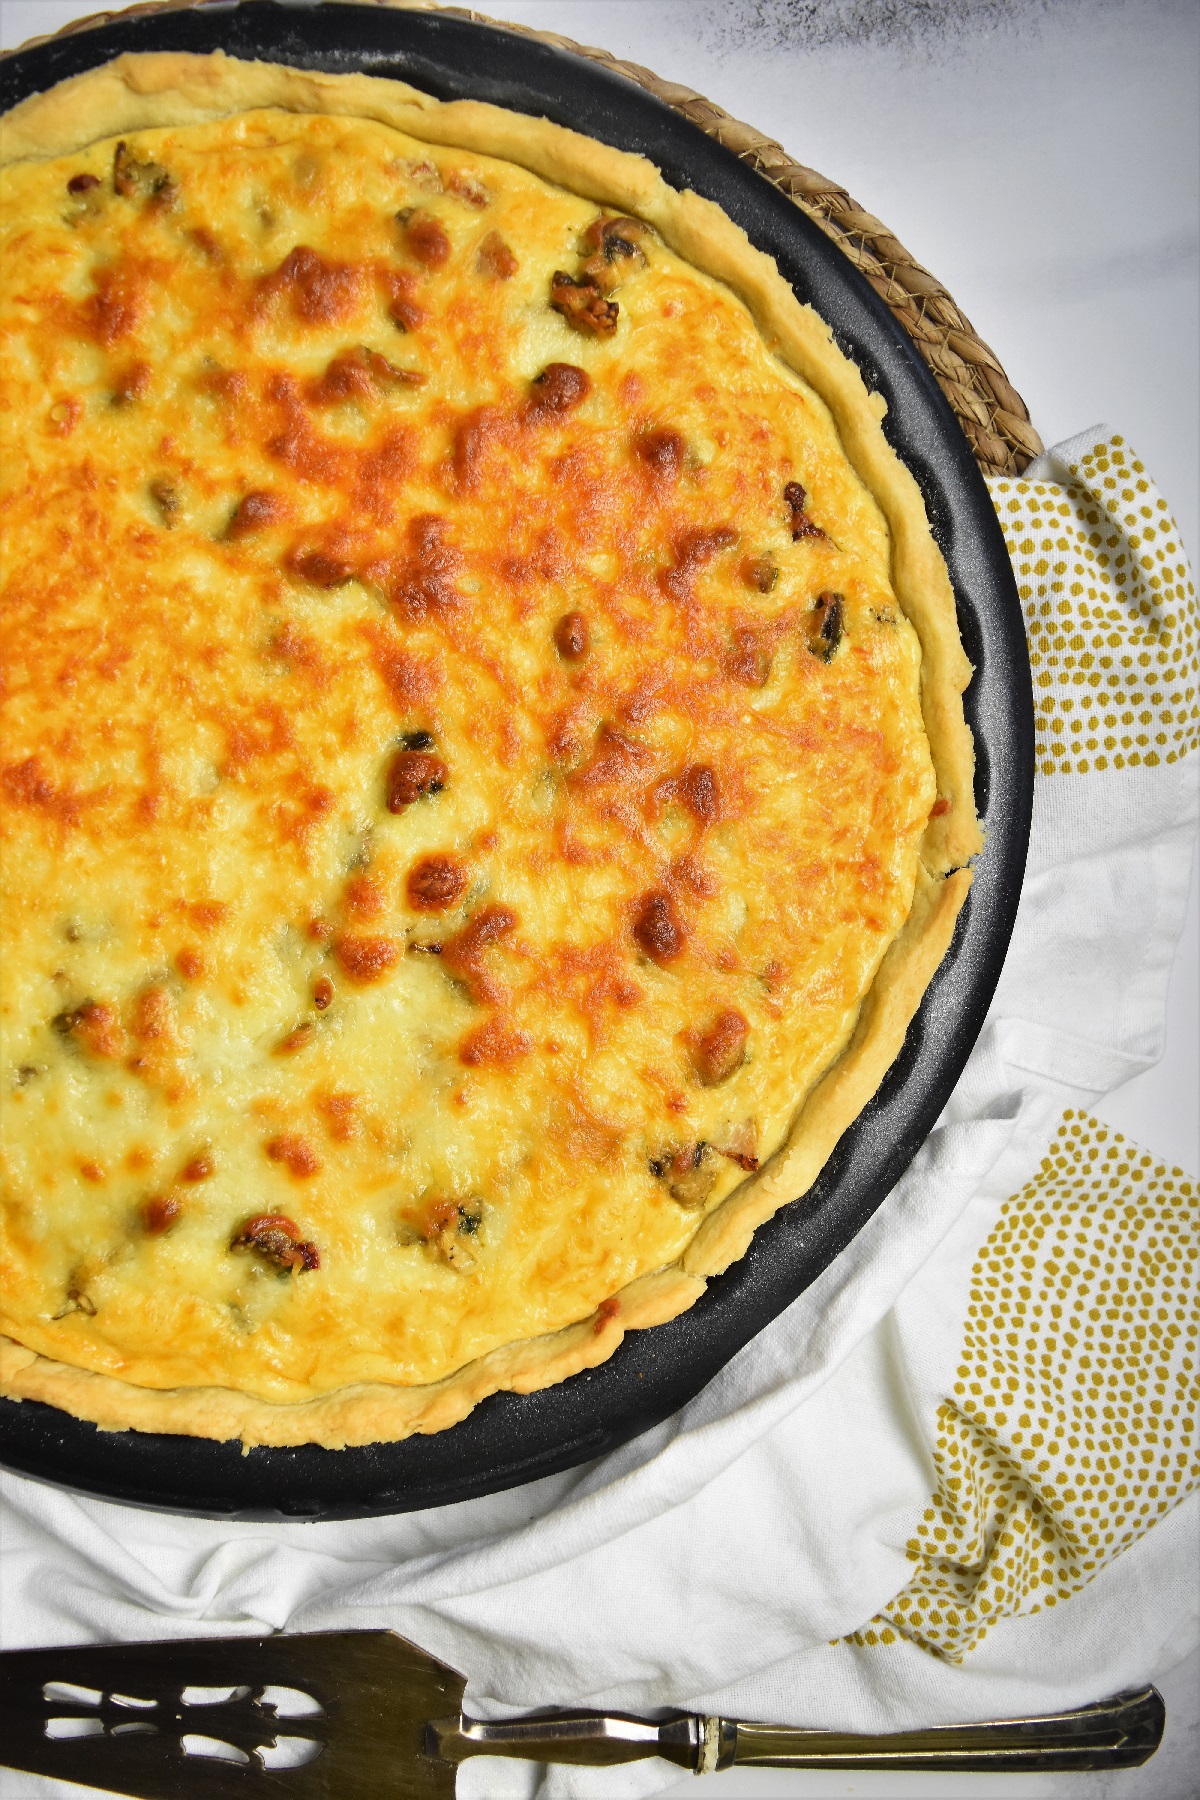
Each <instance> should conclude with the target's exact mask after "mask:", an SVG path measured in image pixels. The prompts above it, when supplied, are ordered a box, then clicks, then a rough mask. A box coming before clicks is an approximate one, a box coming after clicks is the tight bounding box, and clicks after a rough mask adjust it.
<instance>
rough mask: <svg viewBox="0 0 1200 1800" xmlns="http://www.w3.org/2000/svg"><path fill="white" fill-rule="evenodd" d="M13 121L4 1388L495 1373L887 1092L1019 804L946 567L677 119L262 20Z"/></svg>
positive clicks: (237, 1424) (6, 333)
mask: <svg viewBox="0 0 1200 1800" xmlns="http://www.w3.org/2000/svg"><path fill="white" fill-rule="evenodd" d="M3 161H4V168H3V174H2V185H0V420H2V424H0V431H2V440H0V504H2V509H3V512H2V518H3V559H2V566H0V585H2V591H3V659H4V663H3V690H2V694H3V739H2V751H0V805H2V839H0V843H2V859H3V864H2V873H3V881H4V902H3V912H2V931H3V961H2V981H3V994H2V1007H3V1012H2V1023H3V1073H2V1078H0V1079H2V1090H0V1091H2V1100H0V1104H2V1109H3V1110H2V1119H0V1126H2V1130H0V1137H2V1158H3V1162H2V1167H3V1213H2V1219H3V1241H2V1247H0V1330H2V1331H3V1333H4V1338H3V1357H2V1362H0V1378H2V1386H3V1391H4V1392H5V1393H6V1394H8V1395H10V1396H15V1397H17V1398H36V1399H39V1400H44V1401H49V1402H51V1403H52V1404H54V1405H56V1406H59V1407H63V1408H65V1409H67V1410H68V1411H70V1412H72V1413H74V1414H76V1415H78V1416H80V1417H83V1418H87V1419H91V1420H94V1421H96V1422H97V1423H99V1424H100V1425H102V1426H106V1427H111V1428H128V1427H134V1428H141V1429H145V1430H154V1431H169V1432H183V1433H193V1434H197V1435H201V1436H210V1437H218V1438H228V1437H237V1436H240V1437H241V1438H242V1440H243V1441H244V1442H245V1443H246V1444H247V1445H252V1444H293V1443H304V1442H314V1443H320V1444H325V1445H329V1446H341V1445H346V1444H350V1443H364V1442H370V1441H374V1440H381V1439H394V1438H399V1437H403V1436H405V1435H407V1434H408V1433H411V1432H414V1431H425V1432H428V1431H436V1430H440V1429H442V1428H444V1427H446V1426H449V1425H452V1424H453V1423H454V1422H455V1421H457V1420H458V1419H461V1418H462V1417H463V1416H464V1415H465V1414H466V1413H467V1412H468V1411H469V1410H470V1409H471V1407H472V1406H474V1405H475V1404H476V1403H477V1402H478V1401H479V1400H480V1399H481V1398H483V1397H484V1396H486V1395H487V1394H489V1393H491V1392H493V1391H495V1390H497V1389H501V1388H508V1389H516V1390H519V1391H527V1390H531V1389H534V1388H537V1387H540V1386H545V1385H548V1384H550V1383H553V1382H556V1381H559V1380H562V1379H564V1378H565V1377H567V1376H569V1375H571V1374H573V1373H575V1372H576V1371H578V1370H579V1369H581V1368H583V1367H586V1366H588V1365H592V1364H595V1363H597V1362H599V1361H601V1360H603V1359H604V1358H605V1357H607V1356H609V1355H610V1354H611V1353H612V1351H613V1349H614V1348H615V1347H616V1345H617V1344H618V1343H619V1342H620V1341H621V1338H622V1336H623V1334H624V1332H625V1331H627V1330H630V1329H636V1328H643V1327H646V1326H651V1325H654V1324H656V1323H659V1322H661V1321H663V1320H665V1319H668V1318H670V1317H672V1316H673V1315H674V1314H676V1313H678V1312H679V1311H680V1310H682V1309H683V1308H685V1307H687V1306H688V1305H690V1304H691V1303H692V1302H693V1301H694V1300H695V1299H696V1298H697V1296H698V1295H699V1294H700V1293H701V1292H702V1291H703V1289H704V1285H705V1283H706V1281H707V1280H709V1279H711V1278H712V1277H714V1276H717V1275H719V1274H720V1272H721V1271H722V1270H723V1269H724V1268H725V1267H727V1265H728V1264H729V1263H730V1262H731V1261H732V1260H733V1259H735V1258H737V1257H739V1256H740V1255H742V1254H743V1252H744V1251H745V1250H746V1248H747V1246H748V1244H749V1242H750V1239H751V1236H752V1234H753V1232H754V1229H755V1227H756V1226H757V1225H758V1224H759V1223H761V1222H762V1221H763V1220H764V1219H765V1218H766V1217H768V1216H769V1215H770V1214H771V1213H772V1212H773V1211H774V1210H775V1209H776V1208H777V1207H778V1206H780V1205H781V1204H783V1203H785V1202H787V1201H793V1200H795V1199H796V1198H797V1196H799V1195H802V1194H803V1193H804V1191H805V1190H806V1189H807V1188H808V1187H809V1186H810V1185H811V1183H812V1181H813V1180H814V1178H815V1176H816V1175H817V1173H818V1172H819V1170H820V1169H821V1167H822V1165H823V1163H824V1162H825V1161H826V1159H827V1157H828V1155H829V1153H830V1151H831V1150H832V1148H833V1146H834V1144H835V1143H836V1141H837V1139H838V1137H839V1135H840V1134H841V1133H842V1132H843V1131H844V1129H845V1128H846V1126H847V1125H848V1124H849V1123H850V1122H851V1121H852V1120H853V1119H854V1118H855V1116H856V1115H857V1114H858V1113H859V1112H860V1111H861V1109H862V1107H863V1106H864V1105H865V1103H866V1102H867V1100H868V1099H869V1098H870V1097H871V1095H872V1094H873V1093H874V1092H875V1090H876V1088H877V1087H878V1085H879V1082H880V1081H881V1079H882V1077H883V1075H884V1074H885V1072H886V1070H887V1068H888V1067H889V1065H890V1063H891V1062H892V1061H893V1059H894V1057H895V1055H896V1053H897V1052H898V1050H899V1048H900V1045H901V1043H902V1041H903V1037H904V1033H905V1029H906V1027H907V1025H908V1022H909V1021H910V1019H911V1017H912V1015H913V1013H914V1011H915V1009H916V1007H917V1005H918V1004H919V1002H920V998H921V995H922V994H923V992H924V990H925V987H926V985H927V983H928V981H929V979H930V977H931V975H932V973H933V971H934V970H935V969H936V967H937V964H938V962H939V960H940V959H941V957H942V956H943V954H944V952H945V950H946V947H947V945H948V943H949V940H950V935H951V932H952V930H953V925H954V920H955V917H956V914H957V912H958V910H959V908H960V906H961V904H962V901H963V899H964V897H965V894H966V892H967V888H968V885H969V881H970V874H969V868H968V864H969V861H970V858H971V857H972V856H973V855H974V854H975V853H976V851H977V850H978V849H979V847H980V835H979V829H978V826H977V823H976V818H975V811H974V805H973V800H972V753H971V740H970V734H969V731H968V729H967V726H966V724H965V721H964V716H963V709H962V702H961V695H962V692H963V690H964V688H965V686H966V684H967V681H968V679H969V675H970V667H969V664H968V662H967V659H966V657H965V655H964V652H963V650H962V647H961V644H960V642H959V638H958V634H957V630H956V625H955V613H954V602H953V597H952V593H951V589H950V584H949V581H948V577H947V574H946V569H945V566H944V564H943V561H942V558H941V556H940V555H939V553H938V551H937V548H936V546H935V544H934V541H933V538H932V536H931V533H930V530H929V526H928V524H927V521H926V517H925V512H924V508H923V505H922V502H921V499H920V495H919V492H918V489H917V487H916V484H915V482H914V480H913V478H912V476H911V475H910V474H909V472H908V471H907V470H906V469H905V468H904V467H903V465H902V464H901V463H900V462H899V460H898V459H897V458H896V456H895V455H894V453H893V452H892V451H891V449H890V448H889V446H888V444H887V441H886V439H885V437H884V434H883V431H882V429H881V423H880V420H881V416H882V413H883V410H884V409H883V406H882V403H881V402H880V401H879V400H878V398H877V397H876V396H873V395H872V394H870V393H869V392H868V391H867V389H866V387H865V385H864V383H863V381H862V378H861V376H860V375H859V373H858V371H857V369H856V368H854V366H853V365H852V364H851V363H850V362H848V361H847V360H846V358H845V357H844V356H843V355H842V354H841V352H840V351H839V350H838V349H837V348H836V347H835V345H834V344H833V342H832V338H831V334H830V332H829V330H828V328H827V327H826V326H825V325H824V324H823V323H822V321H821V320H820V319H819V318H817V317H816V316H815V315H814V314H813V313H812V312H811V311H809V310H808V309H806V308H804V307H802V306H801V305H799V303H798V302H797V301H796V300H795V298H794V297H793V295H792V293H791V291H790V289H789V288H788V287H787V286H786V284H785V283H784V282H783V280H782V279H781V278H780V277H779V275H778V274H777V272H776V270H775V267H774V264H773V263H771V262H770V261H769V259H767V258H766V257H764V256H762V255H761V254H760V253H758V252H757V251H755V250H754V249H753V248H752V247H751V246H750V244H749V243H748V241H747V240H746V238H745V237H744V235H743V234H742V233H741V231H740V230H739V229H738V228H737V227H735V226H734V225H733V224H732V223H731V222H730V221H729V220H728V219H727V218H726V217H725V216H724V215H723V214H722V213H720V212H719V211H718V210H717V209H716V208H715V207H714V206H712V205H711V204H710V203H708V202H706V201H704V200H701V199H699V198H698V197H696V196H695V195H693V194H688V193H682V194H681V193H678V192H676V191H674V190H672V189H671V188H669V187H668V186H667V185H666V184H665V183H664V182H663V180H662V179H661V178H660V176H659V175H658V173H657V172H656V171H655V170H654V169H653V168H652V167H651V166H650V165H649V164H648V163H646V162H645V161H643V160H641V159H639V158H636V157H633V156H629V155H625V154H621V153H619V152H617V151H615V150H612V149H609V148H606V147H604V146H602V145H600V144H598V143H596V142H593V141H591V140H589V139H586V138H583V137H580V136H577V135H575V134H573V133H571V132H569V131H565V130H562V129H560V128H558V127H555V126H551V125H549V124H547V123H545V122H543V121H538V120H532V119H529V118H525V117H521V116H519V115H516V114H513V113H509V112H505V111H502V110H500V109H497V108H493V107H489V106H484V105H480V104H476V103H467V102H456V103H451V104H443V103H439V102H437V101H434V100H432V99H430V98H428V97H427V96H425V95H424V94H421V93H419V92H417V91H415V90H413V89H410V88H407V87H404V86H402V85H401V84H398V83H395V82H390V81H381V80H376V79H372V78H368V77H364V76H357V75H355V76H326V75H320V74H307V73H303V72H300V71H297V70H294V69H288V68H281V67H275V66H270V65H266V64H255V63H247V62H240V61H235V60H231V59H227V58H225V57H223V56H220V55H217V56H213V57H188V56H145V57H135V58H126V59H122V60H121V61H119V62H117V63H114V64H112V65H110V66H108V67H107V68H105V69H102V70H99V71H97V72H95V73H93V74H89V75H86V76H83V77H80V78H79V79H77V80H75V81H72V82H68V83H66V84H64V85H63V86H62V87H60V88H56V89H53V90H51V91H50V92H49V93H47V94H45V95H42V96H39V97H37V98H35V99H33V100H31V101H28V102H26V103H24V104H23V105H22V106H20V107H18V108H16V109H15V110H14V111H13V112H12V113H10V114H9V115H8V116H7V118H6V119H5V121H4V122H3Z"/></svg>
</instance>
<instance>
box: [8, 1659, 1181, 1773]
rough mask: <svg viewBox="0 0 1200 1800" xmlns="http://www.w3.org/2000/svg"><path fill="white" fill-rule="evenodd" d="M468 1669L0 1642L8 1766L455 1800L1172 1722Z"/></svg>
mask: <svg viewBox="0 0 1200 1800" xmlns="http://www.w3.org/2000/svg"><path fill="white" fill-rule="evenodd" d="M465 1687H466V1680H465V1677H463V1676H462V1675H459V1674H458V1673H457V1672H456V1671H455V1670H454V1669H451V1668H448V1667H447V1666H446V1664H445V1663H441V1662H438V1661H437V1659H436V1658H435V1657H432V1656H429V1655H427V1654H426V1652H425V1651H424V1650H420V1649H418V1648H417V1646H416V1645H415V1644H410V1643H408V1642H407V1641H406V1640H405V1639H404V1638H402V1637H399V1636H398V1635H397V1634H396V1633H395V1632H392V1631H331V1632H316V1633H312V1634H310V1635H295V1636H290V1635H280V1636H276V1637H260V1638H246V1637H238V1638H198V1639H190V1640H183V1641H176V1642H171V1643H162V1644H110V1645H100V1646H89V1647H87V1648H84V1649H65V1650H10V1651H6V1652H4V1653H3V1654H2V1655H0V1763H5V1764H7V1765H8V1766H9V1767H11V1768H16V1769H25V1770H29V1771H32V1772H33V1773H35V1774H38V1775H51V1776H56V1777H57V1778H58V1779H59V1780H62V1781H77V1782H82V1783H85V1784H87V1785H88V1786H91V1787H100V1788H109V1789H111V1790H113V1791H114V1792H117V1793H121V1794H137V1795H145V1796H146V1800H192V1796H195V1797H196V1800H205V1797H206V1796H211V1797H212V1800H255V1796H272V1795H274V1796H277V1797H279V1800H284V1797H286V1800H385V1797H386V1800H453V1796H454V1783H455V1770H456V1767H457V1765H458V1764H459V1763H460V1762H462V1761H464V1760H465V1759H466V1758H467V1757H468V1756H516V1757H522V1758H525V1759H526V1760H529V1761H533V1762H560V1763H589V1764H593V1765H606V1764H612V1763H622V1762H633V1761H635V1760H637V1759H638V1758H641V1757H645V1756H661V1757H665V1758H666V1760H667V1761H668V1762H672V1763H675V1764H676V1765H677V1766H678V1767H679V1768H681V1769H691V1770H694V1771H695V1773H696V1774H698V1775H703V1774H707V1773H709V1772H710V1771H713V1770H716V1769H728V1768H731V1767H733V1766H734V1765H735V1764H736V1765H738V1766H743V1765H747V1764H751V1765H756V1766H758V1767H760V1768H763V1767H769V1768H790V1769H805V1768H819V1767H826V1768H842V1769H848V1768H858V1769H890V1768H906V1769H1114V1768H1125V1767H1128V1766H1130V1765H1132V1764H1135V1763H1142V1762H1145V1761H1146V1759H1147V1757H1149V1756H1152V1755H1153V1754H1154V1752H1155V1750H1156V1749H1157V1748H1158V1745H1159V1742H1160V1740H1161V1738H1162V1733H1163V1725H1164V1722H1165V1718H1166V1712H1165V1708H1164V1706H1163V1702H1162V1698H1161V1696H1160V1695H1159V1693H1158V1692H1157V1691H1156V1689H1154V1688H1152V1687H1147V1688H1142V1689H1140V1690H1139V1691H1137V1692H1135V1693H1127V1694H1120V1695H1118V1696H1117V1697H1116V1698H1115V1699H1112V1700H1106V1701H1102V1702H1101V1703H1100V1704H1099V1705H1097V1706H1086V1707H1081V1708H1080V1709H1079V1710H1078V1711H1076V1712H1068V1713H1056V1714H1053V1715H1050V1716H1049V1717H1046V1718H1036V1719H1006V1720H993V1721H990V1722H988V1723H986V1724H979V1725H942V1726H937V1727H936V1728H934V1729H932V1730H926V1731H904V1732H896V1733H894V1734H892V1735H889V1736H879V1737H869V1736H860V1735H855V1734H853V1733H849V1732H840V1731H817V1730H809V1729H807V1728H805V1727H798V1726H792V1725H762V1724H748V1723H745V1722H743V1721H742V1720H740V1719H720V1718H712V1717H704V1716H698V1715H696V1714H692V1713H681V1712H674V1713H667V1714H663V1715H661V1716H660V1717H658V1718H656V1719H644V1718H634V1717H632V1716H630V1715H629V1714H627V1713H607V1714H606V1713H596V1712H568V1711H555V1712H544V1713H537V1714H527V1715H525V1716H524V1717H521V1718H517V1719H506V1720H504V1721H483V1720H476V1719H471V1718H469V1717H467V1716H466V1715H465V1714H464V1713H463V1711H462V1699H463V1691H464V1689H465Z"/></svg>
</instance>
